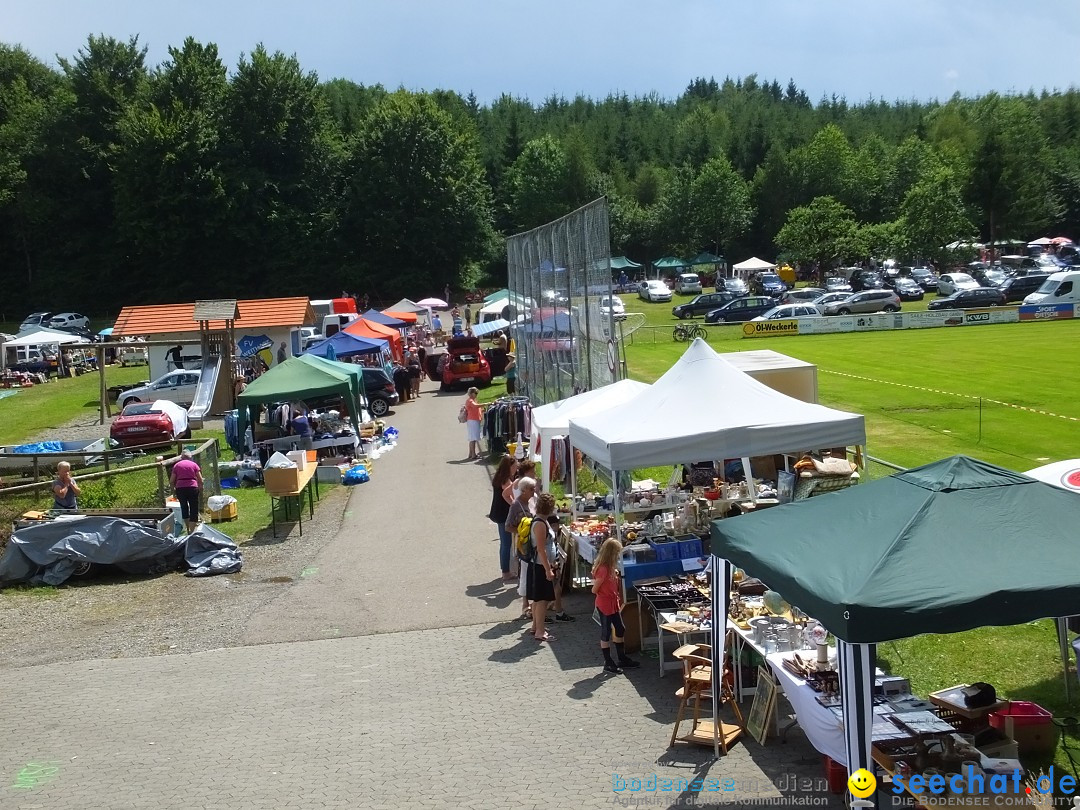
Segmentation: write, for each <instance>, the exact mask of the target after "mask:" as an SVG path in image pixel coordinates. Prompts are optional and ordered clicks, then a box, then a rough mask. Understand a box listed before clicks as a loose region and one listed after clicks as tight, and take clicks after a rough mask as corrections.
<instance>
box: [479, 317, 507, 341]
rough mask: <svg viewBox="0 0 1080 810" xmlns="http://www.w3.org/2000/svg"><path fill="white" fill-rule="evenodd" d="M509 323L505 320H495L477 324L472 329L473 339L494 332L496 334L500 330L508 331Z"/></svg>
mask: <svg viewBox="0 0 1080 810" xmlns="http://www.w3.org/2000/svg"><path fill="white" fill-rule="evenodd" d="M509 328H510V321H508V320H506V319H505V318H496V319H495V320H493V321H484V322H483V323H478V324H477V325H476V326H474V327H473V328H472V333H473V337H485V336H487V335H490V334H492V333H494V332H498V331H499V330H500V329H509Z"/></svg>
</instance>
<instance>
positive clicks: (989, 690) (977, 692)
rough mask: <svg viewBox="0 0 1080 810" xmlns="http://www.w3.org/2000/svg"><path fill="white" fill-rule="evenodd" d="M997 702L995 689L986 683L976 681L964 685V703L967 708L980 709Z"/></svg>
mask: <svg viewBox="0 0 1080 810" xmlns="http://www.w3.org/2000/svg"><path fill="white" fill-rule="evenodd" d="M997 702H998V699H997V690H996V689H994V687H993V686H991V685H990V684H988V683H984V682H983V681H977V682H975V683H973V684H972V685H971V686H967V687H964V705H965V706H967V707H968V708H969V709H981V708H983V707H985V706H993V705H994V704H995V703H997Z"/></svg>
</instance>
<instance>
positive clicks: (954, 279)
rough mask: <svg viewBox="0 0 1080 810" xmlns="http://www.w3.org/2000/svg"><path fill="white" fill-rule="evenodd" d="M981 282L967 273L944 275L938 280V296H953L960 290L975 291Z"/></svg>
mask: <svg viewBox="0 0 1080 810" xmlns="http://www.w3.org/2000/svg"><path fill="white" fill-rule="evenodd" d="M978 286H979V282H977V281H976V280H975V279H973V278H972V277H971V276H969V275H968V274H967V273H942V274H941V277H940V278H939V279H938V287H937V292H938V295H952V294H953V293H954V292H960V290H974V289H977V288H978Z"/></svg>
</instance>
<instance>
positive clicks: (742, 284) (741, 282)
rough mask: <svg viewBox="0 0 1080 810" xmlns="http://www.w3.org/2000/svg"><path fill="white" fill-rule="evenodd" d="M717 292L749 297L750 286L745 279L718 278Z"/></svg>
mask: <svg viewBox="0 0 1080 810" xmlns="http://www.w3.org/2000/svg"><path fill="white" fill-rule="evenodd" d="M716 291H717V292H729V293H735V294H736V295H749V294H750V285H749V284H747V283H746V279H744V278H735V277H734V276H733V277H731V278H722V277H720V276H717V277H716Z"/></svg>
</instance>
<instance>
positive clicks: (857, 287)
mask: <svg viewBox="0 0 1080 810" xmlns="http://www.w3.org/2000/svg"><path fill="white" fill-rule="evenodd" d="M851 289H852V290H853V291H855V292H861V291H862V290H883V289H885V279H884V277H882V275H881V273H879V272H878V271H877V270H860V271H858V272H857V273H852V274H851Z"/></svg>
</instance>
